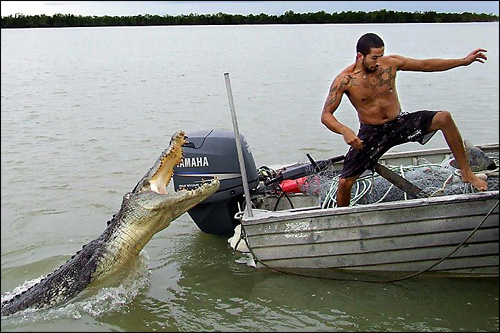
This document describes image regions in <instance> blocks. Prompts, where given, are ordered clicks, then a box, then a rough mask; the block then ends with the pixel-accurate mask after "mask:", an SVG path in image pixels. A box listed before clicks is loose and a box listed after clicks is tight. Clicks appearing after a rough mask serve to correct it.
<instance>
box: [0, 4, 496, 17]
mask: <svg viewBox="0 0 500 333" xmlns="http://www.w3.org/2000/svg"><path fill="white" fill-rule="evenodd" d="M498 8H499V1H1V16H8V15H15V14H17V13H21V14H24V15H41V14H45V15H54V14H57V13H61V14H74V15H83V16H94V15H96V16H103V15H109V16H132V15H139V14H141V15H145V14H152V15H160V16H163V15H166V14H168V15H173V16H176V15H181V14H191V13H196V14H214V13H218V12H222V13H226V14H241V15H249V14H260V13H265V14H268V15H282V14H284V13H285V12H286V11H288V10H293V11H294V12H296V13H308V12H318V11H325V12H328V13H333V12H342V11H349V10H352V11H375V10H381V9H386V10H394V11H407V12H416V11H420V12H425V11H435V12H438V13H439V12H442V13H462V12H472V13H487V14H495V15H499V10H498Z"/></svg>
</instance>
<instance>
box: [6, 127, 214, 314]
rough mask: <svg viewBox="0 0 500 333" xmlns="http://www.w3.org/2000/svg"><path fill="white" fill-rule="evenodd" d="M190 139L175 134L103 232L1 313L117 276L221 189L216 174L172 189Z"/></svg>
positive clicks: (65, 296)
mask: <svg viewBox="0 0 500 333" xmlns="http://www.w3.org/2000/svg"><path fill="white" fill-rule="evenodd" d="M186 138H187V137H186V135H185V133H184V132H182V131H179V132H177V133H175V134H174V135H173V136H172V139H171V141H170V144H169V147H168V148H167V149H165V150H164V151H163V152H162V154H161V155H160V157H159V158H158V160H157V161H156V163H155V164H154V166H153V167H151V168H150V169H149V171H148V172H147V173H146V175H145V176H144V177H143V178H142V179H141V180H140V181H139V183H137V185H136V186H135V188H134V189H133V190H132V191H131V192H129V193H127V194H125V195H124V197H123V201H122V205H121V208H120V210H119V212H118V213H116V214H115V215H113V217H112V219H111V220H110V221H108V224H107V227H106V229H105V230H104V232H103V233H102V234H101V235H100V236H99V237H98V238H97V239H95V240H93V241H91V242H90V243H88V244H86V245H84V246H83V247H82V249H81V250H80V251H78V252H77V253H76V254H75V255H73V256H72V257H71V258H70V259H69V260H68V261H67V262H66V263H64V264H63V265H61V266H60V267H59V268H57V269H56V270H55V271H53V272H52V273H51V274H49V275H47V276H46V277H45V278H43V279H42V280H40V282H38V283H37V284H35V285H33V286H31V287H30V288H29V289H27V290H26V291H24V292H22V293H20V294H18V295H16V296H14V297H12V298H10V299H7V300H5V301H4V302H2V308H1V314H2V316H6V315H10V314H13V313H16V312H18V311H21V310H25V309H28V308H33V309H40V308H48V307H51V306H55V305H59V304H62V303H64V302H66V301H68V300H70V299H71V298H73V297H75V296H76V295H77V294H79V293H80V292H81V291H82V290H84V289H85V288H87V287H88V286H90V285H96V284H98V283H100V282H101V281H103V280H104V279H106V278H107V277H110V276H113V275H116V274H117V273H119V272H120V271H122V270H124V268H126V267H128V266H129V265H130V263H131V262H133V261H134V259H136V258H137V256H138V254H139V252H140V251H141V250H142V249H143V248H144V246H145V245H146V244H147V243H148V241H149V240H150V239H151V238H152V237H153V235H154V234H156V233H157V232H159V231H161V230H163V229H165V228H166V227H168V226H169V225H170V222H171V221H173V220H175V219H176V218H178V217H179V216H180V215H182V214H183V213H185V212H187V211H188V210H189V209H191V208H192V207H194V206H195V205H196V204H198V203H200V202H201V201H203V200H205V199H206V198H207V197H209V196H210V195H212V194H213V193H215V192H216V191H217V190H218V188H219V180H218V179H216V178H215V179H212V180H211V181H207V182H205V183H204V184H202V185H200V186H199V187H198V188H197V189H193V190H189V191H188V190H182V191H178V192H170V193H168V192H167V185H168V183H169V182H170V179H171V178H172V174H173V168H174V166H176V165H177V164H178V163H179V162H180V160H181V158H182V156H183V152H182V145H183V144H185V143H186V142H187V141H186Z"/></svg>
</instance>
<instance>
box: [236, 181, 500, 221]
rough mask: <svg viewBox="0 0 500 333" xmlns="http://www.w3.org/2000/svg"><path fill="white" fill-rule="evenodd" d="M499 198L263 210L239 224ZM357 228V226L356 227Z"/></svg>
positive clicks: (487, 194) (487, 193) (472, 195)
mask: <svg viewBox="0 0 500 333" xmlns="http://www.w3.org/2000/svg"><path fill="white" fill-rule="evenodd" d="M498 198H499V191H498V190H495V191H485V192H477V193H468V194H454V195H447V196H441V197H432V198H418V199H409V200H401V201H392V202H382V203H371V204H366V205H356V206H349V207H335V208H321V207H317V206H315V207H314V208H313V209H308V207H305V210H303V211H302V210H295V211H291V210H283V211H269V210H263V209H254V210H253V212H254V216H253V217H250V216H247V215H245V214H244V215H243V216H242V217H241V223H242V224H243V226H245V225H257V224H260V223H269V222H275V221H283V220H287V221H292V220H297V219H303V218H314V217H328V216H342V215H353V214H357V213H367V212H376V211H384V210H393V209H404V208H415V207H416V208H420V207H422V206H425V207H429V206H436V205H445V204H448V203H461V202H472V201H482V200H490V199H497V200H498ZM358 227H359V226H358Z"/></svg>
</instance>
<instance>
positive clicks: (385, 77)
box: [375, 67, 396, 87]
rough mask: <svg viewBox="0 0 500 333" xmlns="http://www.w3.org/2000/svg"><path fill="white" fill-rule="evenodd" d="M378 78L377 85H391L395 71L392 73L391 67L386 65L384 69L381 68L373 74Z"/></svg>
mask: <svg viewBox="0 0 500 333" xmlns="http://www.w3.org/2000/svg"><path fill="white" fill-rule="evenodd" d="M375 77H376V78H377V80H378V86H379V87H382V86H383V85H388V86H389V87H391V83H392V81H393V80H394V79H395V78H396V73H394V74H393V73H392V67H388V68H386V69H381V70H380V73H379V74H377V75H375Z"/></svg>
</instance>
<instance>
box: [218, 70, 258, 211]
mask: <svg viewBox="0 0 500 333" xmlns="http://www.w3.org/2000/svg"><path fill="white" fill-rule="evenodd" d="M224 77H225V79H226V89H227V96H228V97H229V108H230V110H231V119H232V120H233V131H234V136H235V139H236V151H237V152H238V161H239V163H240V170H241V179H242V181H243V191H244V192H245V201H246V205H247V213H248V216H250V217H253V212H252V201H251V200H250V190H249V188H248V179H247V170H246V168H245V161H244V159H243V149H242V147H241V140H240V132H239V130H238V121H237V120H236V111H235V109H234V101H233V92H232V91H231V82H230V81H229V73H224Z"/></svg>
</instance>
